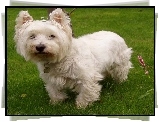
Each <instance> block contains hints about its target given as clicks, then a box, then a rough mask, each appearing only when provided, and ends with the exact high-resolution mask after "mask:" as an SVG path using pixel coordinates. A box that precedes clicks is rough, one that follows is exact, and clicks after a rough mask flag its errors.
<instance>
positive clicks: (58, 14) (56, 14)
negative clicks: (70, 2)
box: [49, 8, 70, 26]
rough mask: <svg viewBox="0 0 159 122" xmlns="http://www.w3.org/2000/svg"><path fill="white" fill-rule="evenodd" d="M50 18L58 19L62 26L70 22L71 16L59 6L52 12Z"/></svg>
mask: <svg viewBox="0 0 159 122" xmlns="http://www.w3.org/2000/svg"><path fill="white" fill-rule="evenodd" d="M49 16H50V20H53V21H56V22H57V23H59V24H60V25H62V26H65V25H67V24H70V18H69V16H68V15H67V14H66V13H65V12H63V11H62V9H61V8H57V9H55V10H54V11H52V13H50V15H49Z"/></svg>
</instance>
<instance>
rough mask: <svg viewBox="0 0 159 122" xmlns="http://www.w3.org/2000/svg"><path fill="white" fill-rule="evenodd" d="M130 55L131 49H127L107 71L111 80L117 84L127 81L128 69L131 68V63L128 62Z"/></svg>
mask: <svg viewBox="0 0 159 122" xmlns="http://www.w3.org/2000/svg"><path fill="white" fill-rule="evenodd" d="M131 53H132V51H131V48H128V49H126V50H125V51H123V53H121V54H120V55H119V56H118V57H117V58H116V60H115V61H114V63H113V65H112V66H111V68H110V70H109V73H110V74H111V76H112V78H114V79H115V80H117V81H119V82H122V81H124V80H126V79H127V77H128V73H129V69H130V68H131V67H132V63H131V62H130V61H129V60H130V57H131Z"/></svg>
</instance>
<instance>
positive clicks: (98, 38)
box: [14, 8, 132, 108]
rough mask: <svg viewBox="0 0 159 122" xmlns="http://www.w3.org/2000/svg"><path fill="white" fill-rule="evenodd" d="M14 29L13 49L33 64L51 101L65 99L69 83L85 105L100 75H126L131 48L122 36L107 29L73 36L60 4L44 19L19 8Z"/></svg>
mask: <svg viewBox="0 0 159 122" xmlns="http://www.w3.org/2000/svg"><path fill="white" fill-rule="evenodd" d="M15 30H16V33H15V38H14V39H15V42H16V48H17V52H18V53H19V54H20V55H22V56H23V57H24V58H25V59H26V60H31V61H33V62H35V63H36V64H37V66H38V69H39V71H40V77H41V78H42V79H43V80H44V81H45V84H46V90H47V91H48V94H49V97H50V98H51V101H52V102H53V103H56V102H58V101H63V100H64V99H66V98H67V95H66V94H65V93H64V91H63V89H64V88H66V87H69V88H70V89H72V90H73V91H75V92H77V93H78V96H77V98H76V105H77V107H78V108H85V107H86V106H87V105H89V104H91V103H92V102H94V101H97V100H99V96H100V92H101V88H102V86H101V85H100V84H99V81H101V80H103V79H104V77H106V76H108V75H111V76H112V78H114V79H115V80H117V81H119V82H121V81H124V80H126V79H127V75H128V72H129V69H130V68H131V62H130V61H129V60H130V58H131V53H132V51H131V48H128V47H127V45H126V44H125V42H124V40H123V38H121V37H120V36H119V35H117V34H115V33H113V32H109V31H100V32H95V33H93V34H88V35H85V36H82V37H79V38H77V39H76V38H73V37H72V29H71V27H70V18H69V17H68V16H67V15H66V14H65V13H64V12H63V11H62V9H60V8H58V9H56V10H54V11H53V12H52V13H50V18H49V20H46V21H45V20H33V18H32V16H30V15H29V13H28V12H27V11H21V12H20V13H19V15H18V17H17V18H16V26H15Z"/></svg>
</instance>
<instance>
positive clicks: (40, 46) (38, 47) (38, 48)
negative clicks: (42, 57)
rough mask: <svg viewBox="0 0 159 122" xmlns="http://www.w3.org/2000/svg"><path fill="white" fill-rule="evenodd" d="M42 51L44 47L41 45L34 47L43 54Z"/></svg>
mask: <svg viewBox="0 0 159 122" xmlns="http://www.w3.org/2000/svg"><path fill="white" fill-rule="evenodd" d="M44 49H45V45H43V44H39V45H37V46H36V50H37V51H39V52H43V51H44Z"/></svg>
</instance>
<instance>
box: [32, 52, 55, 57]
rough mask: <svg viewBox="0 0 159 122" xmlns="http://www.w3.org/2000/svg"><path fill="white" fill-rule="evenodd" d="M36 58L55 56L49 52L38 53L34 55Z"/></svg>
mask: <svg viewBox="0 0 159 122" xmlns="http://www.w3.org/2000/svg"><path fill="white" fill-rule="evenodd" d="M34 55H35V56H53V54H52V53H49V52H36V53H34Z"/></svg>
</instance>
